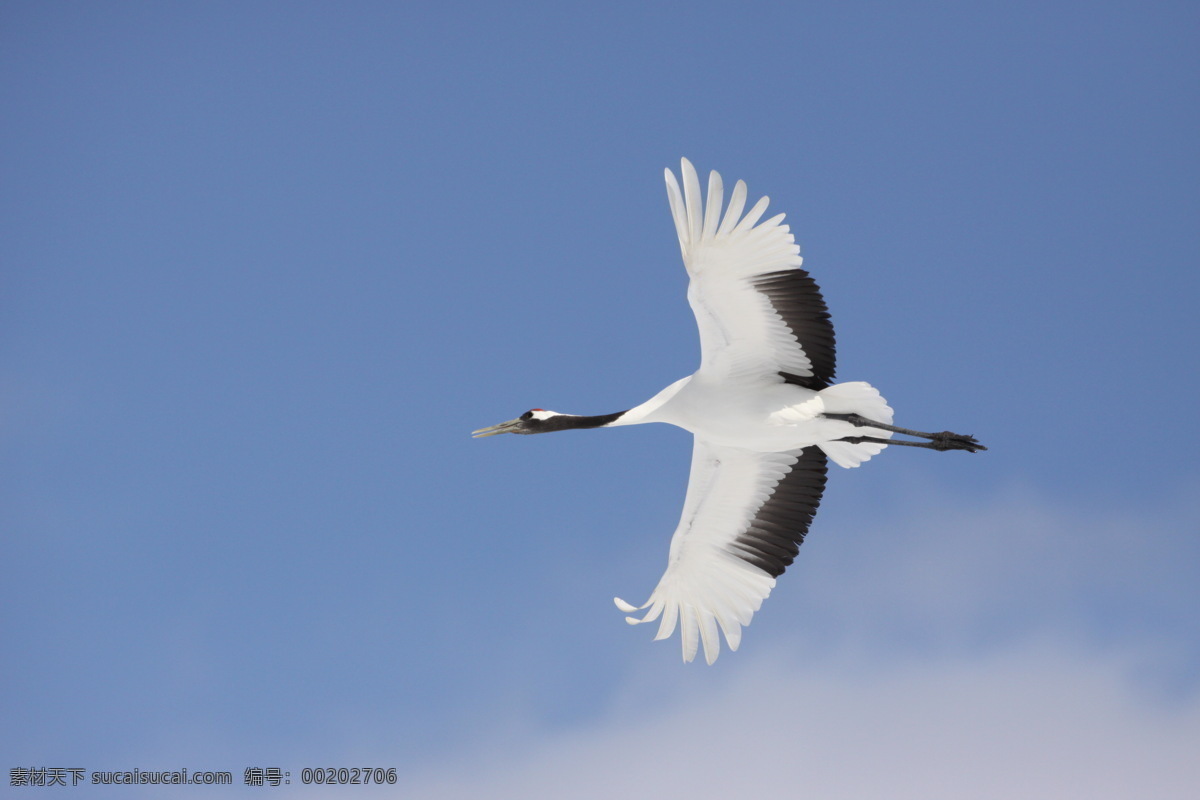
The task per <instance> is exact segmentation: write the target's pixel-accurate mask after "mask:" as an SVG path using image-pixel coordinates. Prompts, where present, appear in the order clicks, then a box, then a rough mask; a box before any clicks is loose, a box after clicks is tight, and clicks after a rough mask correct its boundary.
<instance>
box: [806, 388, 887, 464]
mask: <svg viewBox="0 0 1200 800" xmlns="http://www.w3.org/2000/svg"><path fill="white" fill-rule="evenodd" d="M818 394H819V396H820V398H821V401H822V403H823V404H824V411H825V413H830V414H858V415H860V416H863V417H866V418H867V419H871V420H875V421H876V422H884V423H887V424H889V425H890V424H891V423H892V408H891V406H889V405H888V404H887V400H885V399H883V395H881V394H880V393H879V392H878V391H877V390H876V389H875V387H874V386H872V385H871V384H869V383H865V382H864V381H850V382H849V383H836V384H834V385H833V386H828V387H826V388H824V389H822V390H821V391H820V392H819V393H818ZM829 424H830V425H831V426H837V427H835V428H834V429H833V430H834V436H833V437H831V438H834V439H836V438H837V437H838V436H861V435H863V434H864V433H865V434H868V435H870V436H875V437H877V438H880V439H890V438H891V436H892V434H891V432H890V431H883V430H877V429H875V428H859V427H856V426H854V425H851V424H850V423H849V422H841V421H837V420H829ZM843 427H844V428H845V430H844V431H842V428H843ZM885 447H887V445H886V444H879V443H877V442H863V443H862V444H850V443H849V442H839V441H829V442H825V443H823V444H821V445H820V448H821V449H822V450H824V451H825V455H827V456H829V457H830V459H832V460H833V463H835V464H837V465H838V466H839V467H857V466H858V465H859V464H861V463H863V462H864V461H866V460H868V459H869V458H871V456H874V455H878V454H879V453H880V452H882V451H883V449H884V448H885Z"/></svg>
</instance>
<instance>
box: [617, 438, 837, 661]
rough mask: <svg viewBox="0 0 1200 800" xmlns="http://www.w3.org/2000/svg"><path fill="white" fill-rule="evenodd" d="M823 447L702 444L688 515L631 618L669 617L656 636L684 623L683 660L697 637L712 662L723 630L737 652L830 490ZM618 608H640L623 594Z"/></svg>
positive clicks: (696, 454)
mask: <svg viewBox="0 0 1200 800" xmlns="http://www.w3.org/2000/svg"><path fill="white" fill-rule="evenodd" d="M825 466H826V461H825V454H824V453H823V452H822V451H821V449H820V448H819V447H808V448H805V449H804V450H801V451H798V452H792V453H757V452H752V451H750V450H742V449H740V448H736V447H723V446H718V445H713V444H709V443H707V442H704V441H701V440H700V439H699V438H697V439H696V440H695V444H694V446H693V450H692V472H691V477H690V479H689V480H688V490H687V499H686V500H685V501H684V503H683V516H682V517H681V519H680V520H679V527H678V528H676V529H675V535H674V537H672V539H671V552H670V556H669V558H668V560H667V571H666V572H665V573H663V576H662V579H661V580H660V581H659V582H658V586H657V587H655V589H654V592H653V593H652V594H651V595H650V599H649V600H647V601H646V602H645V603H644V604H643V605H642V606H641V608H646V607H647V606H649V611H647V612H646V614H645V616H643V617H642V618H641V619H636V618H634V617H629V618H628V620H629V622H630V624H636V623H640V622H652V621H653V620H655V619H658V617H659V616H660V615H661V616H662V623H661V624H660V625H659V628H658V635H657V636H656V637H655V638H656V639H665V638H666V637H668V636H670V635H671V634H672V633H673V632H674V631H675V624H676V622H678V623H679V625H680V636H681V637H682V639H683V660H684V661H691V660H692V659H693V658H694V657H695V655H696V648H697V645H698V643H699V642H703V644H704V658H705V660H706V661H708V663H709V664H711V663H713V661H715V660H716V658H717V654H718V653H719V651H720V648H721V643H720V637H719V636H718V635H717V626H718V625H719V626H720V628H721V630H722V631H724V633H725V641H726V643H727V644H728V645H729V649H730V650H737V648H738V644H739V643H740V642H741V639H742V626H745V625H749V624H750V618H751V617H753V616H754V612H755V611H757V610H758V609H759V608H760V607H761V606H762V602H763V600H765V599H766V597H767V595H769V594H770V593H771V589H773V588H774V587H775V579H776V578H777V577H778V576H779V575H780V574H782V573H783V571H784V569H786V568H787V566H788V565H789V564H791V563H792V559H793V558H795V557H796V553H797V552H798V551H799V547H800V543H801V542H802V541H804V535H805V534H806V533H807V532H808V526H809V523H810V522H812V518H813V514H815V513H816V510H817V505H818V504H819V503H820V502H821V493H822V491H824V489H825ZM616 604H617V607H618V608H620V609H621V610H623V611H626V612H633V611H636V610H637V609H636V608H635V607H633V606H631V605H630V604H628V603H626V602H625V601H624V600H621V599H620V598H617V599H616Z"/></svg>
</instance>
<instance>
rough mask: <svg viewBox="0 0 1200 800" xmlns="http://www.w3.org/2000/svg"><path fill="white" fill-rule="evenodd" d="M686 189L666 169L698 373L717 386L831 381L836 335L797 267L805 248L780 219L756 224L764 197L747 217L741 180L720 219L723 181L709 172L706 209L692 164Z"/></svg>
mask: <svg viewBox="0 0 1200 800" xmlns="http://www.w3.org/2000/svg"><path fill="white" fill-rule="evenodd" d="M681 172H682V175H683V188H682V190H681V189H680V185H679V183H678V182H677V181H676V180H675V175H674V174H673V173H672V172H671V171H670V170H666V179H667V197H668V199H669V200H670V203H671V216H672V217H673V218H674V220H675V231H676V233H677V234H678V235H679V247H680V249H681V250H682V251H683V263H684V265H685V266H686V267H687V270H688V273H689V274H690V275H691V284H690V285H689V286H688V302H690V303H691V306H692V311H693V312H694V313H695V315H696V324H697V325H698V326H699V328H700V351H701V362H700V369H701V371H704V372H706V373H708V374H711V375H712V376H713V377H714V378H715V379H717V380H731V379H732V380H738V379H741V380H747V379H756V378H757V379H763V378H766V379H769V380H786V381H787V382H789V383H796V384H799V385H801V386H805V387H808V388H810V389H818V390H819V389H823V388H825V387H826V386H828V385H830V384H831V383H832V382H833V374H834V366H835V364H834V337H833V324H832V323H831V322H830V320H829V311H828V309H827V308H826V307H825V301H824V299H823V298H822V297H821V291H820V289H819V288H818V287H817V284H816V283H815V282H813V279H812V278H811V277H809V274H808V273H807V272H805V271H804V270H803V269H801V268H800V264H801V258H800V247H799V246H798V245H797V244H796V240H795V237H793V236H792V234H791V232H790V229H789V228H788V226H787V225H783V224H782V222H783V214H778V215H776V216H774V217H771V218H770V219H768V220H767V221H766V222H762V223H759V220H760V219H761V218H762V216H763V214H764V212H766V210H767V202H768V200H767V198H766V197H764V198H762V199H761V200H759V201H758V202H757V203H756V204H755V205H754V207H753V208H751V209H750V211H749V213H747V214H746V215H745V216H744V217H743V216H742V211H743V210H744V209H745V206H746V184H745V182H743V181H738V182H737V184H736V185H735V186H734V188H733V195H732V196H731V197H730V199H729V207H728V209H726V211H725V214H724V216H723V217H722V215H721V204H722V201H723V199H724V190H723V187H722V183H721V176H720V175H718V174H717V173H716V172H711V173H709V176H708V198H707V204H706V205H703V206H702V205H701V198H700V179H699V178H698V177H697V176H696V170H695V168H694V167H692V165H691V162H689V161H688V160H687V159H686V158H685V159H683V161H682V169H681Z"/></svg>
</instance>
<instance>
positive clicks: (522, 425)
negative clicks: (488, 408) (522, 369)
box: [471, 408, 571, 439]
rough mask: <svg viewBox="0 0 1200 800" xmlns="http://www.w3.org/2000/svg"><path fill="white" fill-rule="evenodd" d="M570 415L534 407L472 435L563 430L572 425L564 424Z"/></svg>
mask: <svg viewBox="0 0 1200 800" xmlns="http://www.w3.org/2000/svg"><path fill="white" fill-rule="evenodd" d="M570 416H571V415H570V414H559V413H558V412H557V411H547V410H546V409H544V408H532V409H530V410H529V411H526V412H525V413H524V414H522V415H521V416H519V417H517V418H516V419H510V420H509V421H508V422H501V423H500V424H499V425H493V426H492V427H490V428H480V429H479V430H477V431H472V432H471V435H472V436H474V437H475V438H476V439H481V438H483V437H484V436H495V435H497V434H500V433H521V434H526V433H548V432H549V431H561V430H563V429H564V428H569V427H571V426H570V425H564V424H562V422H563V421H564V420H565V419H567V418H570Z"/></svg>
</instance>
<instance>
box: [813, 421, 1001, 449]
mask: <svg viewBox="0 0 1200 800" xmlns="http://www.w3.org/2000/svg"><path fill="white" fill-rule="evenodd" d="M824 416H825V417H826V418H827V419H837V420H841V421H843V422H849V423H850V424H851V425H854V426H856V427H859V428H878V429H879V430H881V431H891V432H892V433H903V434H904V435H905V436H919V437H921V438H922V439H929V440H930V441H928V442H906V441H904V440H902V439H880V438H878V437H873V436H852V437H846V438H844V439H842V440H841V441H843V442H851V443H853V444H858V443H859V442H860V441H862V442H879V443H880V444H898V445H906V446H908V447H928V448H930V449H932V450H966V451H968V452H971V453H975V452H978V451H980V450H987V448H986V447H984V446H983V445H981V444H980V443H979V442H978V441H977V440H976V439H975V437H974V436H968V435H966V434H962V433H952V432H951V431H941V432H939V433H925V432H924V431H914V430H912V429H911V428H901V427H898V426H896V425H888V424H886V423H883V422H875V421H874V420H869V419H867V418H866V417H864V416H862V415H860V414H825V415H824Z"/></svg>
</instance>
